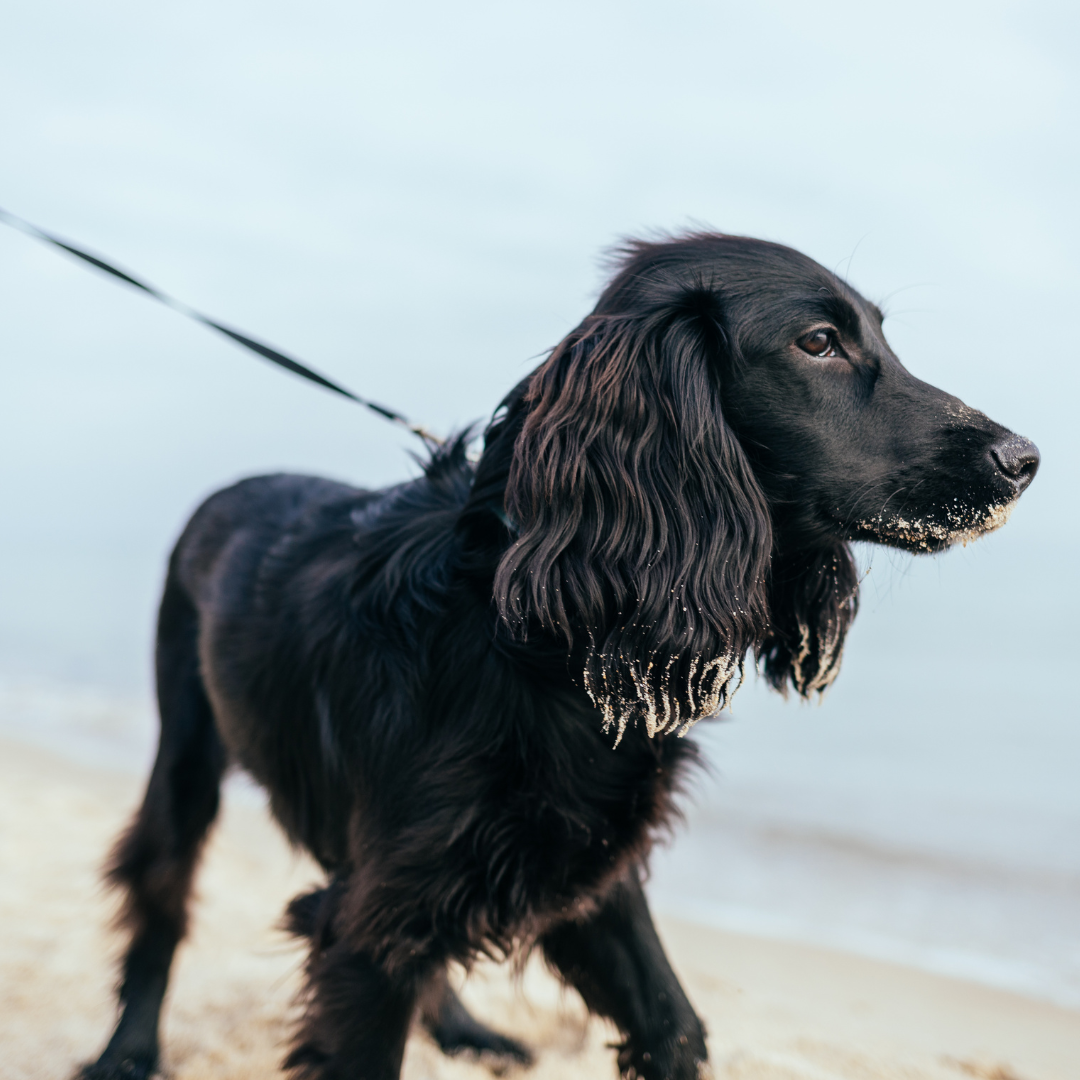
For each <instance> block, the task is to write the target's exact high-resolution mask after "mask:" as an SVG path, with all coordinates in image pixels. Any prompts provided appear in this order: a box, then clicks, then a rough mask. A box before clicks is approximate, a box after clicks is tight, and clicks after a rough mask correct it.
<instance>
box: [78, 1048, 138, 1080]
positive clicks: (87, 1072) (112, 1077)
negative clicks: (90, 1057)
mask: <svg viewBox="0 0 1080 1080" xmlns="http://www.w3.org/2000/svg"><path fill="white" fill-rule="evenodd" d="M157 1073H158V1059H157V1054H133V1055H127V1056H125V1057H121V1058H112V1057H110V1056H109V1055H108V1054H102V1056H101V1057H100V1058H98V1060H97V1061H94V1062H91V1063H89V1064H86V1065H83V1066H82V1067H81V1068H80V1069H79V1070H78V1071H77V1072H76V1073H75V1075H74V1077H73V1078H72V1080H150V1078H151V1077H152V1076H156V1075H157Z"/></svg>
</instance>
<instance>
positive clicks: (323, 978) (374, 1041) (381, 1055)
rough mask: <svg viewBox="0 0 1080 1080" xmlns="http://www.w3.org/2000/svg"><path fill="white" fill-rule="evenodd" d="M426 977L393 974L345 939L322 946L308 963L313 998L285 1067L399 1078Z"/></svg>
mask: <svg viewBox="0 0 1080 1080" xmlns="http://www.w3.org/2000/svg"><path fill="white" fill-rule="evenodd" d="M316 949H318V946H316ZM427 977H428V972H426V971H425V972H423V973H422V974H421V973H420V972H419V971H410V972H401V973H393V974H392V973H390V972H388V971H387V970H386V968H385V967H384V966H383V965H380V964H378V963H376V962H375V961H374V960H373V959H372V958H371V957H370V956H368V955H367V954H366V953H363V952H357V951H355V950H353V949H351V948H350V947H349V946H348V944H347V942H345V941H337V942H335V943H334V944H333V945H331V946H330V947H328V948H325V949H322V950H320V951H317V952H316V953H315V954H314V955H313V956H312V959H311V961H310V963H309V965H308V981H309V988H310V1001H309V1003H308V1007H307V1011H306V1012H305V1014H304V1019H303V1022H302V1024H301V1027H300V1031H299V1033H298V1035H297V1040H296V1045H295V1047H294V1049H293V1051H292V1053H291V1054H290V1055H289V1056H288V1058H287V1059H286V1060H285V1068H286V1069H289V1070H293V1076H294V1077H297V1078H302V1080H398V1077H399V1075H400V1073H401V1059H402V1056H403V1055H404V1053H405V1040H406V1037H407V1036H408V1033H409V1022H410V1020H411V1019H412V1015H413V1011H414V1007H415V1005H416V1001H417V994H418V992H419V989H420V987H421V986H422V984H423V982H424V981H426V978H427Z"/></svg>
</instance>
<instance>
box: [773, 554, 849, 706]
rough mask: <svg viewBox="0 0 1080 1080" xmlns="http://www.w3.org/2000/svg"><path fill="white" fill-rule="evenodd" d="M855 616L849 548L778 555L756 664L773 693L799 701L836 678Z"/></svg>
mask: <svg viewBox="0 0 1080 1080" xmlns="http://www.w3.org/2000/svg"><path fill="white" fill-rule="evenodd" d="M858 610H859V578H858V572H857V570H856V567H855V559H854V557H853V556H852V554H851V548H850V547H848V545H847V544H843V543H837V544H835V545H833V546H831V547H828V548H824V549H820V550H817V551H810V552H807V551H800V552H799V553H797V554H795V555H790V554H786V553H783V552H782V551H781V552H778V553H776V554H775V555H774V557H773V565H772V568H771V573H770V580H769V616H770V618H769V633H768V635H767V636H766V637H765V638H764V640H763V641H761V643H760V644H759V645H758V648H757V659H758V662H759V664H760V665H761V667H762V671H763V672H764V675H765V678H766V679H767V680H768V681H769V683H770V684H771V685H772V687H773V688H774V689H776V690H779V691H780V692H781V693H786V692H787V688H788V685H789V683H790V685H791V686H793V687H794V688H795V690H796V691H797V692H798V693H799V694H801V695H802V696H803V697H810V695H811V694H812V693H814V691H818V692H822V691H824V690H826V689H828V687H829V686H830V685H831V684H832V682H833V680H834V679H835V678H836V676H837V675H838V674H839V673H840V659H841V656H842V655H843V651H844V640H845V638H846V637H847V632H848V629H849V628H850V626H851V623H852V621H853V620H854V618H855V615H856V613H857V612H858Z"/></svg>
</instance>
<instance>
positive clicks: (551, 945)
mask: <svg viewBox="0 0 1080 1080" xmlns="http://www.w3.org/2000/svg"><path fill="white" fill-rule="evenodd" d="M541 944H542V946H543V949H544V954H545V956H546V957H547V959H548V962H549V963H550V964H551V965H552V966H553V967H554V968H555V969H556V970H557V971H558V972H559V974H561V975H562V977H563V978H564V979H566V981H567V982H569V983H570V984H571V985H572V986H574V987H576V989H577V990H578V991H579V993H580V994H581V996H582V997H583V998H584V999H585V1004H586V1005H587V1006H588V1007H589V1009H590V1011H592V1012H594V1013H597V1014H599V1015H601V1016H606V1017H608V1018H609V1019H611V1020H613V1021H614V1022H615V1024H616V1025H617V1026H618V1028H619V1030H620V1031H621V1032H622V1033H623V1035H624V1036H625V1039H626V1041H625V1042H624V1043H623V1045H622V1046H621V1047H620V1050H619V1069H620V1070H621V1073H622V1075H623V1076H624V1077H626V1078H632V1077H640V1078H641V1080H697V1078H698V1077H699V1076H700V1075H701V1074H702V1066H703V1065H704V1064H705V1061H706V1060H707V1057H708V1052H707V1051H706V1049H705V1028H704V1026H703V1025H702V1023H701V1021H700V1020H699V1019H698V1017H697V1015H696V1014H695V1013H694V1010H693V1008H692V1007H691V1005H690V1002H689V1001H688V1000H687V998H686V994H684V993H683V989H682V987H681V986H680V985H679V980H678V979H677V978H676V976H675V972H674V971H672V970H671V965H670V964H669V963H668V959H667V957H666V956H665V955H664V949H663V946H662V945H661V944H660V939H659V938H658V937H657V936H656V930H655V928H654V927H653V923H652V917H651V916H650V914H649V908H648V905H647V904H646V903H645V894H644V893H643V892H642V889H641V884H640V881H639V880H638V876H637V871H636V869H635V870H633V871H631V873H630V874H628V875H627V877H626V878H625V879H623V880H622V881H621V882H620V883H619V884H618V885H617V886H616V887H615V889H614V890H613V891H612V892H611V893H610V894H609V896H608V898H607V900H606V902H605V903H604V906H603V907H602V908H601V909H600V910H599V911H598V912H597V913H596V914H595V915H594V916H593V917H592V918H590V919H585V920H582V921H575V922H567V923H563V924H561V925H559V926H557V927H556V928H555V929H553V930H551V931H549V932H548V933H547V934H545V935H544V937H543V938H542V939H541Z"/></svg>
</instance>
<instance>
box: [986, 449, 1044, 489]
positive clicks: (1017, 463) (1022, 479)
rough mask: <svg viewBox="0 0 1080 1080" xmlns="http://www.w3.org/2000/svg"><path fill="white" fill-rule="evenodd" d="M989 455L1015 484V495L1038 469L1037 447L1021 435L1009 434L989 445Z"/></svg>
mask: <svg viewBox="0 0 1080 1080" xmlns="http://www.w3.org/2000/svg"><path fill="white" fill-rule="evenodd" d="M990 456H991V457H992V458H993V459H994V464H995V465H997V467H998V469H999V470H1000V471H1001V472H1003V473H1004V474H1005V475H1006V476H1007V477H1008V478H1009V479H1010V480H1011V481H1012V482H1013V483H1014V484H1015V485H1016V494H1017V495H1019V494H1020V492H1022V491H1023V490H1024V488H1026V487H1027V486H1028V484H1030V483H1031V481H1032V480H1034V479H1035V473H1037V472H1038V471H1039V461H1040V457H1039V448H1038V447H1037V446H1036V445H1035V444H1034V443H1033V442H1032V441H1031V440H1030V439H1025V438H1024V436H1023V435H1009V436H1008V437H1007V438H1005V439H1002V440H1001V442H999V443H995V444H994V445H993V446H991V447H990Z"/></svg>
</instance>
